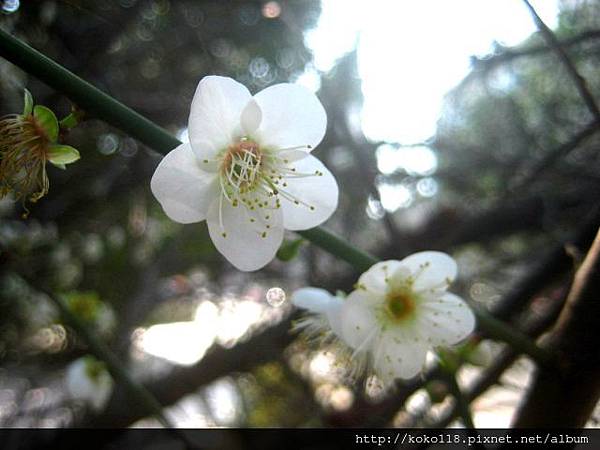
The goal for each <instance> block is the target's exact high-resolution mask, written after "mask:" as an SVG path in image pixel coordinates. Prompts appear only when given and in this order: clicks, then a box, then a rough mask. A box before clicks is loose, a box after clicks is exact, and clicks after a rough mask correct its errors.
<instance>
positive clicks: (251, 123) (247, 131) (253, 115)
mask: <svg viewBox="0 0 600 450" xmlns="http://www.w3.org/2000/svg"><path fill="white" fill-rule="evenodd" d="M261 121H262V111H261V110H260V107H259V106H258V103H256V101H255V100H254V99H251V100H250V101H249V102H248V104H247V105H246V107H245V108H244V110H243V111H242V117H241V126H242V131H243V133H244V135H245V136H250V135H252V133H254V132H255V131H256V130H257V129H258V127H259V126H260V122H261Z"/></svg>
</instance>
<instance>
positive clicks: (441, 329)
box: [416, 292, 475, 345]
mask: <svg viewBox="0 0 600 450" xmlns="http://www.w3.org/2000/svg"><path fill="white" fill-rule="evenodd" d="M418 308H419V309H418V311H417V313H416V317H417V321H418V324H417V327H418V329H419V330H420V334H421V336H422V337H423V339H425V340H428V341H429V342H430V343H431V344H432V345H452V344H456V343H457V342H459V341H462V340H463V339H464V338H466V337H467V336H469V335H470V334H471V333H472V332H473V330H474V328H475V315H474V314H473V311H471V308H469V306H468V305H467V304H466V303H465V301H464V300H463V299H462V298H460V297H459V296H457V295H454V294H452V293H450V292H446V293H445V294H444V295H443V296H442V297H435V296H431V297H427V296H426V297H424V298H423V299H422V301H421V302H419V306H418Z"/></svg>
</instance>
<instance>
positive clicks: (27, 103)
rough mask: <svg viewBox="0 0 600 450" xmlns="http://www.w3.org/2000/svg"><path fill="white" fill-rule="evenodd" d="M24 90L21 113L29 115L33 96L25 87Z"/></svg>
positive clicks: (31, 110)
mask: <svg viewBox="0 0 600 450" xmlns="http://www.w3.org/2000/svg"><path fill="white" fill-rule="evenodd" d="M24 91H25V92H24V93H23V115H24V116H30V115H31V113H32V112H33V96H32V95H31V92H29V91H28V90H27V89H24Z"/></svg>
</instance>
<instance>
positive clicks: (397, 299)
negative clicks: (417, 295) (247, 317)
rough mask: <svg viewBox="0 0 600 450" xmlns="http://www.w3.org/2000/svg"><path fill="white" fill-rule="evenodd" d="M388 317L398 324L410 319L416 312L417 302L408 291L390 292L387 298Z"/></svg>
mask: <svg viewBox="0 0 600 450" xmlns="http://www.w3.org/2000/svg"><path fill="white" fill-rule="evenodd" d="M385 310H386V312H387V313H388V316H389V317H390V318H391V319H393V320H394V321H396V322H398V321H401V320H404V319H406V318H407V317H409V316H410V315H411V314H412V312H413V311H414V310H415V301H414V299H413V297H412V296H411V295H410V293H408V292H406V291H401V292H390V293H389V294H388V295H387V296H386V298H385Z"/></svg>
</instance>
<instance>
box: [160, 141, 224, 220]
mask: <svg viewBox="0 0 600 450" xmlns="http://www.w3.org/2000/svg"><path fill="white" fill-rule="evenodd" d="M215 180H216V176H215V175H214V174H212V173H208V172H204V171H203V170H202V169H201V168H200V165H199V163H198V160H197V159H196V157H195V156H194V154H193V153H192V149H191V147H190V145H189V144H181V145H180V146H179V147H177V148H175V149H174V150H171V151H170V152H169V153H167V155H166V156H165V157H164V158H163V159H162V161H161V162H160V163H159V164H158V167H157V168H156V171H155V172H154V175H152V180H151V181H150V188H151V189H152V193H153V194H154V196H155V197H156V199H157V200H158V201H159V202H160V204H161V206H162V207H163V210H164V211H165V213H166V214H167V216H169V217H170V218H171V219H172V220H174V221H176V222H180V223H192V222H200V221H201V220H204V219H205V218H206V213H207V211H208V207H209V206H210V204H211V202H212V201H213V200H214V198H215V196H216V195H217V189H216V183H215V182H214V181H215Z"/></svg>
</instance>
